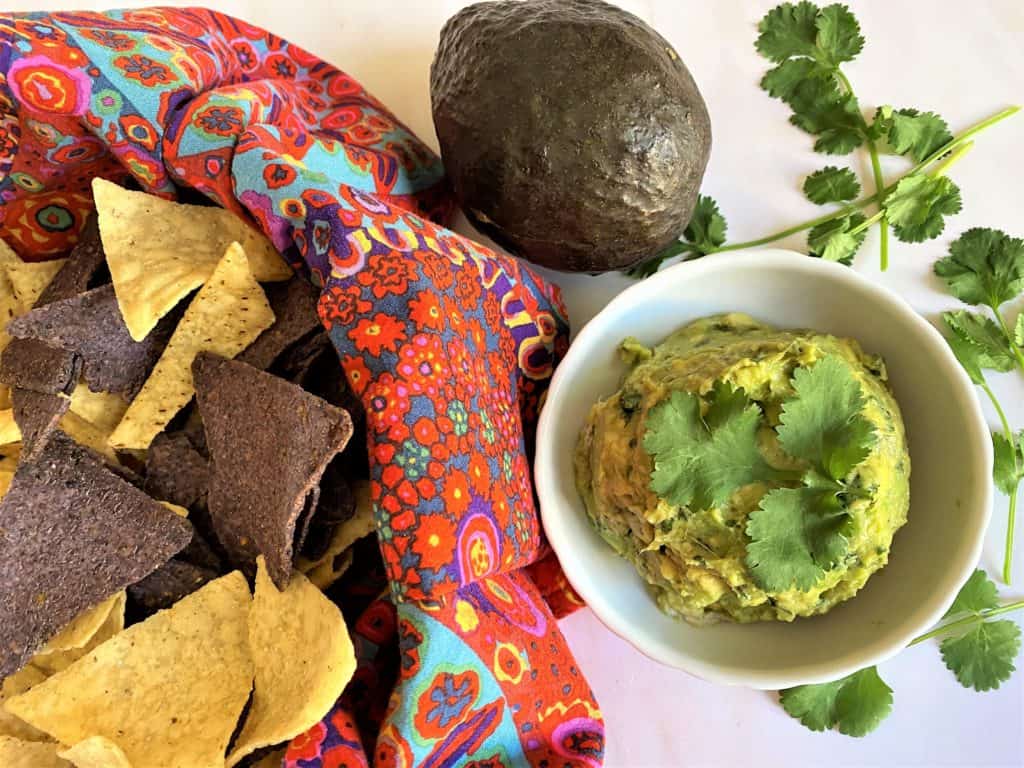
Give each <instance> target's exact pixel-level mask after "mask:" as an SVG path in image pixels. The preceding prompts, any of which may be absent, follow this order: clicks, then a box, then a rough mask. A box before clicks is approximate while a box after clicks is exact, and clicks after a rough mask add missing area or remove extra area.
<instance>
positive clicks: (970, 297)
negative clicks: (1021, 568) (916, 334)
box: [935, 227, 1024, 584]
mask: <svg viewBox="0 0 1024 768" xmlns="http://www.w3.org/2000/svg"><path fill="white" fill-rule="evenodd" d="M935 274H936V275H938V276H939V277H940V278H942V279H943V280H944V281H945V283H946V286H947V287H948V288H949V291H950V293H951V294H953V296H955V297H956V298H958V299H960V300H961V301H962V302H964V303H965V304H968V305H971V306H976V307H984V308H985V309H987V310H988V312H987V313H986V312H985V310H980V311H974V312H972V311H968V310H957V311H952V312H944V313H943V314H942V320H943V322H944V323H945V325H946V328H947V329H948V331H949V334H948V341H949V345H950V348H951V349H952V350H953V353H954V354H955V355H956V357H957V360H959V361H960V364H961V366H963V368H964V370H965V371H966V372H967V375H968V376H970V378H971V381H973V382H974V383H975V384H976V385H977V386H979V387H980V388H981V389H982V391H983V392H984V393H985V394H986V396H987V397H988V399H989V400H990V401H991V402H992V406H993V408H994V409H995V411H996V414H997V415H998V416H999V421H1000V425H1001V427H1002V432H1001V433H999V432H997V433H993V435H992V443H993V448H994V454H995V461H994V465H993V478H994V480H995V484H996V487H997V488H998V489H999V490H1000V491H1002V492H1003V493H1004V494H1006V495H1007V496H1008V497H1009V500H1010V505H1009V512H1008V515H1007V524H1006V545H1005V553H1004V556H1003V581H1004V582H1006V583H1007V584H1009V583H1010V573H1011V570H1012V565H1013V541H1014V526H1015V522H1016V517H1017V496H1018V490H1019V487H1020V482H1021V479H1022V478H1024V448H1022V433H1017V434H1014V432H1013V430H1012V429H1011V428H1010V423H1009V420H1008V419H1007V418H1006V413H1005V411H1004V410H1003V407H1002V405H1001V404H1000V402H999V400H998V398H996V396H995V393H993V391H992V389H991V388H990V387H989V385H988V382H987V380H986V379H985V374H984V371H985V370H993V371H1003V372H1005V371H1009V370H1012V369H1013V368H1015V367H1016V368H1018V369H1020V370H1021V371H1022V372H1024V352H1022V346H1024V344H1022V342H1024V333H1022V330H1024V319H1022V318H1024V315H1021V316H1019V317H1018V318H1017V322H1016V323H1015V325H1014V326H1013V328H1012V329H1011V327H1010V324H1009V323H1008V322H1007V320H1006V316H1005V312H1004V309H1003V307H1004V305H1005V304H1007V303H1008V302H1010V301H1013V300H1014V299H1016V298H1017V297H1018V296H1020V295H1021V293H1022V292H1024V240H1020V239H1018V238H1014V237H1010V236H1009V235H1007V234H1006V233H1005V232H1002V231H1000V230H998V229H987V228H978V227H976V228H974V229H969V230H967V231H966V232H964V234H963V235H961V236H960V237H959V238H957V240H956V241H955V242H954V243H953V244H952V245H951V246H950V249H949V255H948V256H946V257H944V258H942V259H940V260H939V261H937V262H936V263H935Z"/></svg>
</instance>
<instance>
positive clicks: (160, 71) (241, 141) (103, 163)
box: [0, 8, 604, 768]
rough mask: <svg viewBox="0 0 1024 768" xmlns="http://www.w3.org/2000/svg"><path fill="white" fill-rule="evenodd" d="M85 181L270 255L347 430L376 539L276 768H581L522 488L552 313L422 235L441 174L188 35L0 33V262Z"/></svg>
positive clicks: (66, 224)
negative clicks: (344, 662)
mask: <svg viewBox="0 0 1024 768" xmlns="http://www.w3.org/2000/svg"><path fill="white" fill-rule="evenodd" d="M95 176H103V177H105V178H110V179H113V180H116V181H122V182H123V181H125V180H133V181H134V183H135V184H137V185H138V186H140V187H141V188H143V189H145V190H147V191H149V192H152V193H154V194H158V195H162V196H165V197H168V198H174V197H176V196H179V195H181V194H182V193H183V192H185V191H186V190H187V193H188V194H190V195H195V194H196V193H199V194H201V195H204V196H206V197H207V198H209V199H210V200H212V201H214V202H215V203H217V204H219V205H221V206H223V207H225V208H228V209H230V210H232V211H234V212H235V213H237V214H238V215H239V216H242V217H245V218H246V219H248V220H249V221H250V222H251V223H253V224H254V225H255V226H258V227H259V228H261V229H262V230H263V231H264V232H266V233H267V235H268V236H269V237H270V238H271V239H272V240H273V242H274V243H275V245H276V246H277V247H278V248H279V249H280V250H281V251H282V253H284V254H285V255H286V257H288V258H289V260H290V261H291V262H292V263H293V265H294V266H295V267H296V269H298V270H300V271H302V272H303V273H304V274H306V275H308V277H309V279H310V280H312V281H313V282H314V283H315V284H316V285H317V286H319V287H320V288H321V291H322V293H321V297H320V303H319V314H320V318H321V320H322V321H323V323H324V326H325V327H326V328H327V330H328V331H329V334H330V337H331V340H332V341H333V343H334V346H335V347H336V349H337V351H338V356H339V361H340V364H341V366H342V367H343V369H344V371H345V373H346V377H347V379H348V382H349V384H350V386H351V388H352V390H353V391H354V392H355V393H356V394H357V395H358V396H359V397H360V398H361V399H362V402H363V403H364V405H365V408H366V412H367V423H368V439H367V451H368V453H369V457H370V471H371V488H372V496H373V500H374V504H375V511H376V516H377V531H378V536H377V541H376V542H375V546H373V547H371V550H370V551H368V552H366V553H364V554H366V555H367V557H366V558H363V560H364V565H365V562H366V561H367V560H369V561H372V562H371V565H370V566H369V567H364V568H362V569H356V571H355V572H354V574H356V575H358V574H361V576H360V577H359V578H356V575H353V576H352V577H351V578H349V577H346V579H345V580H344V582H343V583H342V584H341V585H339V588H340V589H341V590H342V591H341V594H340V602H341V604H342V605H343V607H344V610H345V613H346V618H347V620H348V621H349V624H350V627H351V629H352V634H353V637H354V641H355V644H356V648H357V654H358V657H359V666H358V670H357V673H356V675H355V677H354V678H353V680H352V682H351V683H350V685H349V686H348V688H347V689H346V691H345V693H344V695H343V696H342V697H341V699H340V700H339V701H338V702H337V704H336V705H335V707H334V708H333V709H332V710H331V712H329V713H328V714H327V715H326V716H325V717H324V719H323V720H322V721H321V722H320V723H318V724H317V725H316V726H315V727H314V728H312V729H310V730H309V732H307V733H305V734H303V735H301V736H299V737H298V738H296V739H295V740H294V742H293V743H292V744H291V745H290V747H289V749H288V752H287V756H286V759H285V763H286V765H287V766H289V768H320V767H321V766H324V767H327V766H329V767H331V768H338V767H339V766H370V765H374V766H414V765H415V766H432V767H437V768H439V767H440V766H454V765H472V766H489V767H492V768H496V767H497V766H512V765H524V764H529V765H534V766H545V767H547V768H554V767H555V766H559V767H561V766H596V765H599V764H600V763H601V759H602V751H603V743H604V742H603V738H604V737H603V724H602V721H601V716H600V712H599V710H598V709H597V705H596V702H595V701H594V698H593V695H592V693H591V691H590V689H589V687H588V686H587V684H586V681H585V680H584V679H583V677H582V676H581V675H580V672H579V670H578V669H577V668H576V665H575V662H574V660H573V658H572V655H571V654H570V652H569V650H568V649H567V648H566V645H565V642H564V639H563V638H562V636H561V634H560V632H559V630H558V627H557V623H556V617H557V616H561V615H564V614H565V613H568V612H570V611H571V610H573V609H575V608H576V607H578V606H579V605H580V601H579V599H578V597H576V595H575V594H574V593H573V591H572V589H571V588H570V587H569V585H568V583H567V582H566V581H565V577H564V576H563V575H562V574H561V571H560V570H559V568H558V565H557V562H555V561H554V558H553V557H552V556H551V555H550V553H548V552H547V551H546V550H545V548H544V545H543V544H542V537H541V532H540V528H539V525H538V520H537V511H536V509H535V506H534V497H533V489H532V485H531V478H530V457H531V449H532V443H533V430H534V428H535V424H536V417H537V411H538V409H539V407H540V404H541V402H542V398H543V395H544V391H545V388H546V386H547V382H548V380H549V378H550V376H551V373H552V370H553V368H554V366H555V365H556V364H557V362H558V360H559V357H560V355H561V354H562V353H563V352H564V349H565V347H566V345H567V344H568V327H567V323H566V316H565V310H564V307H563V306H562V303H561V300H560V297H559V294H558V291H557V289H556V288H555V287H554V286H551V285H549V284H547V283H545V282H544V281H543V280H541V279H540V278H539V277H538V276H536V275H535V274H534V273H533V272H531V271H530V270H529V269H528V268H527V267H525V266H523V265H522V264H520V263H519V262H517V261H516V260H515V259H512V258H509V257H507V256H503V255H499V254H495V253H493V252H491V251H490V250H488V249H487V248H485V247H483V246H481V245H479V244H476V243H474V242H472V241H470V240H467V239H465V238H463V237H460V236H459V235H457V234H455V233H453V232H451V231H449V230H447V229H445V228H444V227H443V226H441V225H440V224H437V223H435V222H437V221H441V222H443V221H444V219H445V218H446V216H447V214H448V212H449V211H450V210H451V208H452V201H451V197H450V194H449V191H448V187H447V185H446V182H445V179H444V175H443V169H442V167H441V164H440V161H439V159H438V158H437V157H436V156H435V155H434V154H433V153H432V152H431V151H430V150H429V149H428V148H427V147H426V146H425V145H424V144H423V143H422V142H420V141H419V140H418V139H417V138H416V137H415V136H413V135H412V134H411V133H410V132H409V131H408V130H407V129H406V128H405V127H404V126H403V125H402V124H401V122H399V121H398V120H397V119H396V118H395V116H394V115H393V114H392V113H391V112H390V111H388V110H387V109H386V108H385V107H384V106H383V105H382V104H381V103H379V102H378V101H377V100H375V99H374V98H373V97H372V96H371V95H369V94H368V93H367V92H366V91H365V90H364V89H363V88H362V87H361V86H360V85H359V83H357V82H356V81H354V80H353V79H352V78H351V77H349V76H348V75H346V74H345V73H344V72H342V71H340V70H338V69H336V68H334V67H332V66H331V65H329V64H327V63H325V62H323V61H321V60H320V59H318V58H317V57H315V56H314V55H312V54H310V53H308V52H306V51H304V50H302V49H301V48H298V47H296V46H294V45H292V44H290V43H288V42H287V41H285V40H282V39H280V38H278V37H276V36H274V35H273V34H270V33H268V32H266V31H264V30H261V29H259V28H257V27H254V26H252V25H250V24H247V23H245V22H243V21H241V20H238V19H234V18H231V17H228V16H225V15H223V14H219V13H216V12H212V11H208V10H202V9H170V8H152V9H144V10H125V11H111V12H107V13H103V14H99V13H53V14H20V15H0V236H2V238H3V239H4V240H5V241H6V242H7V243H8V244H9V245H10V246H11V247H12V248H14V250H15V251H16V252H17V253H18V254H19V255H20V256H21V257H22V258H23V259H28V260H33V259H47V258H53V257H55V256H57V255H60V254H63V253H64V252H66V251H67V250H68V249H69V248H70V247H71V246H72V245H73V244H74V243H75V241H76V239H77V236H78V232H79V231H80V230H81V228H82V226H83V224H84V221H85V217H86V216H87V215H88V213H89V211H90V210H91V208H92V199H91V194H90V182H91V179H92V178H93V177H95ZM362 549H366V547H363V548H362Z"/></svg>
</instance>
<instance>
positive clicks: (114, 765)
mask: <svg viewBox="0 0 1024 768" xmlns="http://www.w3.org/2000/svg"><path fill="white" fill-rule="evenodd" d="M58 754H59V755H60V756H61V757H63V758H64V759H65V760H70V761H71V762H72V763H74V765H75V768H132V764H131V763H129V762H128V758H127V757H125V755H124V752H122V751H121V748H120V747H119V746H117V744H115V743H114V742H112V741H110V740H109V739H105V738H103V737H102V736H93V737H91V738H88V739H85V740H84V741H80V742H78V743H77V744H75V746H73V747H70V748H68V749H65V750H64V751H63V752H59V753H58Z"/></svg>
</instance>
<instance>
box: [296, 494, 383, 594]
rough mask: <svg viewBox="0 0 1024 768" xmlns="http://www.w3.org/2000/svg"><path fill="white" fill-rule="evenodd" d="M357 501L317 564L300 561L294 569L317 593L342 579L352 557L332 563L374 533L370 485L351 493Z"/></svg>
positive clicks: (313, 561)
mask: <svg viewBox="0 0 1024 768" xmlns="http://www.w3.org/2000/svg"><path fill="white" fill-rule="evenodd" d="M352 490H353V493H354V494H355V497H356V511H355V514H354V515H353V516H352V517H350V518H349V519H348V520H346V521H345V522H344V523H342V524H341V525H339V526H338V527H337V528H335V529H334V534H333V535H332V536H331V542H330V544H328V545H327V551H326V552H325V553H324V554H323V556H322V557H320V558H318V559H316V560H307V559H306V558H304V557H300V558H299V559H298V562H297V563H296V565H295V567H296V569H297V570H298V571H300V572H301V573H303V574H305V575H306V577H307V578H308V579H309V580H310V581H311V582H313V583H314V584H316V586H318V587H319V588H320V589H327V587H329V586H330V585H331V584H333V583H334V582H335V581H337V580H338V579H339V578H341V576H342V574H344V573H345V571H346V570H347V569H348V567H349V566H350V565H351V564H352V559H351V557H349V558H346V559H342V560H340V561H338V562H337V563H335V560H336V559H337V558H338V556H339V555H341V554H342V553H344V552H345V550H347V549H348V548H349V547H351V546H352V545H353V544H355V543H356V542H357V541H359V539H361V538H363V537H364V536H369V535H370V534H371V533H373V532H374V530H375V529H376V523H375V522H374V518H373V500H372V499H371V498H370V483H369V482H368V481H362V482H360V483H357V484H356V486H355V487H354V488H353V489H352Z"/></svg>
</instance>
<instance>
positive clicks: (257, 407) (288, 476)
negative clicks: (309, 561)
mask: <svg viewBox="0 0 1024 768" xmlns="http://www.w3.org/2000/svg"><path fill="white" fill-rule="evenodd" d="M193 372H194V374H195V381H196V402H197V403H198V405H199V412H200V413H201V414H202V417H203V425H204V426H205V428H206V440H207V444H208V445H209V448H210V458H211V459H212V461H213V477H212V480H211V482H210V493H209V497H208V499H207V504H208V506H209V509H210V516H211V517H212V519H213V525H214V528H215V530H216V531H217V538H218V539H219V540H220V543H221V545H223V547H224V549H225V550H226V551H227V553H228V556H229V557H231V558H232V561H233V562H234V563H235V564H236V565H239V566H242V567H247V566H251V565H253V564H254V563H255V561H256V556H257V555H259V554H262V555H264V556H265V557H266V559H267V569H268V570H269V571H270V575H271V577H272V578H273V579H274V583H275V584H277V585H278V586H280V587H282V588H283V587H285V586H287V584H288V578H289V577H290V576H291V572H292V546H293V541H294V536H295V524H296V522H297V521H298V518H299V515H300V514H301V512H302V510H303V509H304V507H305V503H306V497H307V496H309V494H310V493H311V492H313V490H314V489H315V488H316V487H317V484H318V483H319V481H320V476H321V475H322V474H323V472H324V469H325V468H326V467H327V463H328V462H329V461H330V460H331V458H333V457H334V456H335V455H336V454H337V453H338V452H339V451H341V450H342V449H343V448H344V447H345V444H346V443H347V442H348V440H349V438H350V437H351V435H352V421H351V419H350V418H349V415H348V413H346V412H345V411H343V410H341V409H340V408H336V407H335V406H333V405H331V404H329V403H327V402H326V401H324V400H321V399H320V398H319V397H316V396H315V395H311V394H309V393H308V392H305V391H303V390H302V389H300V388H299V387H297V386H295V385H294V384H291V383H289V382H287V381H284V380H283V379H279V378H277V377H276V376H271V375H270V374H269V373H264V372H263V371H258V370H256V369H255V368H253V367H252V366H249V365H246V364H245V363H239V362H237V361H235V360H225V359H224V358H223V357H218V356H216V355H211V354H203V355H200V356H199V357H197V358H196V362H195V364H194V365H193ZM270 467H273V468H274V471H272V472H271V471H261V468H270Z"/></svg>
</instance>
